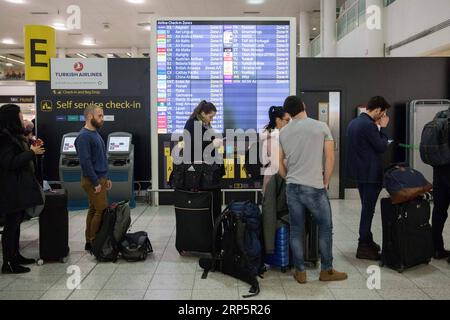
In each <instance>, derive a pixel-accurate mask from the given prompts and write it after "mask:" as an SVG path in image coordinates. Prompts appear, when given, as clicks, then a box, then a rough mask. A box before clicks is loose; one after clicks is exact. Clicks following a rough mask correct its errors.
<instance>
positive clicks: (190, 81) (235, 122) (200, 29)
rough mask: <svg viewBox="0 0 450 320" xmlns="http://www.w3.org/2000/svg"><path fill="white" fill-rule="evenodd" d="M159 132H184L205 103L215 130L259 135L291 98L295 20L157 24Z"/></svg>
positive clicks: (168, 22) (162, 22) (164, 22)
mask: <svg viewBox="0 0 450 320" xmlns="http://www.w3.org/2000/svg"><path fill="white" fill-rule="evenodd" d="M156 27H157V30H156V32H157V79H158V81H157V82H158V83H157V90H158V91H157V128H158V133H160V134H166V133H172V132H175V131H181V130H183V128H184V125H185V123H186V120H187V119H188V118H189V116H190V115H191V113H192V111H193V109H194V108H195V107H196V106H197V105H198V103H199V102H200V101H201V100H207V101H211V102H212V103H214V105H215V106H216V107H217V109H218V112H217V115H216V117H215V118H214V122H213V127H214V129H216V130H217V131H219V132H220V131H224V130H225V129H235V128H240V129H244V130H246V129H255V130H259V129H261V128H262V127H264V125H266V124H267V122H268V115H267V112H268V109H269V107H270V106H273V105H282V104H283V101H284V99H285V98H286V97H287V96H289V94H290V81H291V79H290V22H289V21H185V20H183V21H169V20H167V21H163V20H159V21H157V25H156Z"/></svg>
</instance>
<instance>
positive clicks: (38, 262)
mask: <svg viewBox="0 0 450 320" xmlns="http://www.w3.org/2000/svg"><path fill="white" fill-rule="evenodd" d="M36 264H37V265H38V266H42V265H43V264H44V260H42V259H38V260H37V261H36Z"/></svg>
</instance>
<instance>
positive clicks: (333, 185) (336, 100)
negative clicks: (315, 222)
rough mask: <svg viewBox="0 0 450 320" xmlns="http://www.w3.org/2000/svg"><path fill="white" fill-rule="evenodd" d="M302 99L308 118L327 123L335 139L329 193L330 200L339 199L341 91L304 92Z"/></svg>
mask: <svg viewBox="0 0 450 320" xmlns="http://www.w3.org/2000/svg"><path fill="white" fill-rule="evenodd" d="M301 98H302V99H303V101H304V102H305V104H306V112H307V113H308V117H310V118H313V119H316V120H319V121H323V122H325V123H326V124H327V125H328V127H329V128H330V130H331V134H332V135H333V138H334V150H335V159H336V160H335V161H336V162H335V165H334V171H333V176H332V178H331V182H330V190H329V192H328V194H329V196H330V199H339V186H340V185H339V184H340V179H339V165H340V163H339V162H340V161H339V141H340V110H341V92H340V91H304V92H302V93H301Z"/></svg>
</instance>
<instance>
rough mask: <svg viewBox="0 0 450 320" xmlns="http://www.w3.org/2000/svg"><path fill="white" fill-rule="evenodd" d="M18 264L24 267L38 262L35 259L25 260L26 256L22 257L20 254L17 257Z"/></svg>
mask: <svg viewBox="0 0 450 320" xmlns="http://www.w3.org/2000/svg"><path fill="white" fill-rule="evenodd" d="M16 262H17V264H23V265H28V264H35V263H36V260H34V259H28V258H25V257H24V256H22V255H21V254H20V253H19V254H18V255H17V261H16Z"/></svg>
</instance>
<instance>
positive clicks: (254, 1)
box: [247, 0, 265, 4]
mask: <svg viewBox="0 0 450 320" xmlns="http://www.w3.org/2000/svg"><path fill="white" fill-rule="evenodd" d="M264 1H265V0H247V3H248V4H263V3H264Z"/></svg>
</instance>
